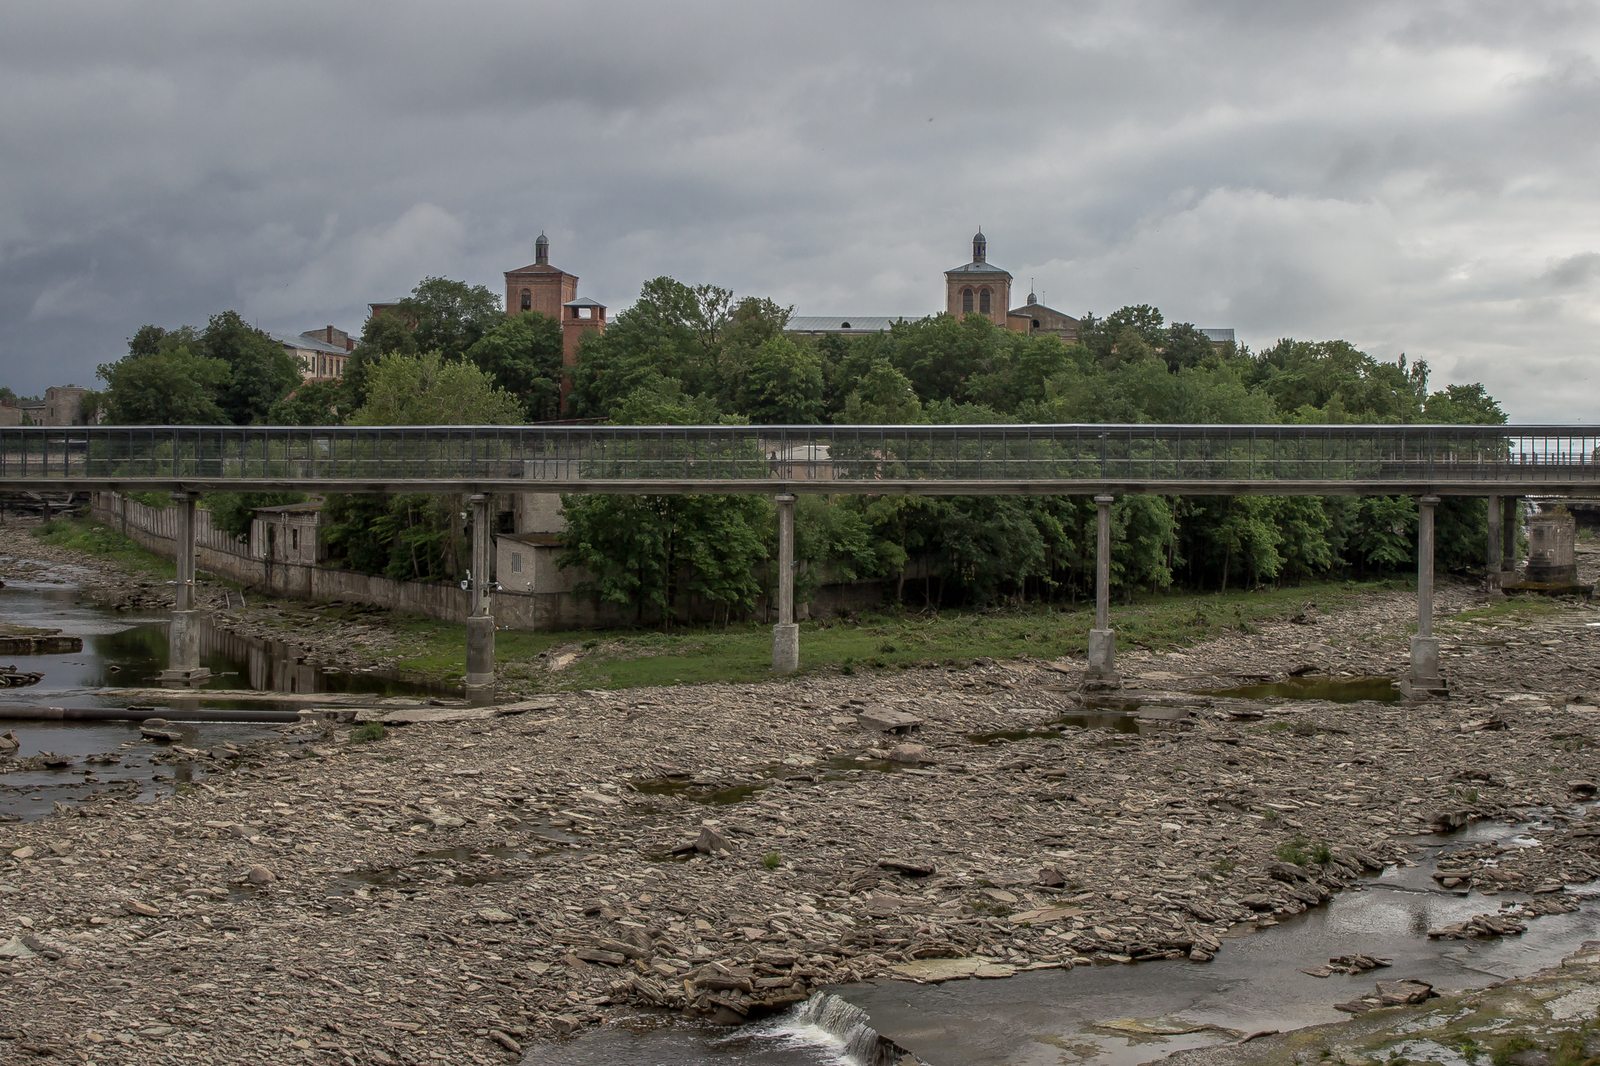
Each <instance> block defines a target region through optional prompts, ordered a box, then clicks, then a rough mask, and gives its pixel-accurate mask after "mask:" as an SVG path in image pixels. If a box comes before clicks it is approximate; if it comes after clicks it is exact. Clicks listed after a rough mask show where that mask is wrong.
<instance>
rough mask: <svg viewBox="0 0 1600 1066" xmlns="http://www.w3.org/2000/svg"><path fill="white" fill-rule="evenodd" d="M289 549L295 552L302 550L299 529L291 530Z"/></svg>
mask: <svg viewBox="0 0 1600 1066" xmlns="http://www.w3.org/2000/svg"><path fill="white" fill-rule="evenodd" d="M289 547H290V548H291V549H293V550H294V551H299V550H300V531H299V530H298V529H291V530H289Z"/></svg>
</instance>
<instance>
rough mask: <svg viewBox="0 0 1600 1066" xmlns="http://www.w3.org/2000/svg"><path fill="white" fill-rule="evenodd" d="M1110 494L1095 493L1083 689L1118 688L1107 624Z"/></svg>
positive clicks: (1114, 643) (1113, 645)
mask: <svg viewBox="0 0 1600 1066" xmlns="http://www.w3.org/2000/svg"><path fill="white" fill-rule="evenodd" d="M1115 499H1116V498H1115V497H1113V496H1096V497H1095V498H1094V502H1095V507H1096V508H1097V509H1098V513H1097V515H1096V516H1095V517H1096V523H1097V528H1096V532H1095V552H1094V628H1093V629H1091V630H1089V669H1088V670H1087V671H1085V672H1084V675H1083V687H1084V688H1086V689H1091V690H1093V689H1118V688H1121V687H1122V675H1121V674H1119V673H1117V635H1116V631H1115V630H1113V629H1112V628H1111V504H1112V503H1113V502H1114V501H1115Z"/></svg>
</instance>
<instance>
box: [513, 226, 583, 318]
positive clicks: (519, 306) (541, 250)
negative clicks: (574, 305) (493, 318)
mask: <svg viewBox="0 0 1600 1066" xmlns="http://www.w3.org/2000/svg"><path fill="white" fill-rule="evenodd" d="M577 297H578V275H576V274H568V273H567V272H566V271H564V270H561V269H559V268H557V267H553V266H551V265H550V238H549V237H546V236H545V235H544V234H543V233H541V234H539V239H538V240H537V241H535V242H534V245H533V262H532V263H530V264H529V265H527V266H525V267H523V268H521V269H520V270H508V271H506V317H508V318H515V317H516V316H517V315H520V314H521V313H522V312H524V311H537V312H539V313H540V314H541V315H545V316H548V317H549V318H553V319H555V320H556V321H557V322H560V321H562V320H563V317H564V316H563V315H562V313H561V308H562V305H563V304H566V303H568V302H570V301H572V300H575V299H577Z"/></svg>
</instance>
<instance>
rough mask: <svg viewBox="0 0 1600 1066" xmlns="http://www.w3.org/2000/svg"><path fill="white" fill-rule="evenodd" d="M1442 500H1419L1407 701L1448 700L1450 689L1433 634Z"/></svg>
mask: <svg viewBox="0 0 1600 1066" xmlns="http://www.w3.org/2000/svg"><path fill="white" fill-rule="evenodd" d="M1438 505H1439V497H1437V496H1422V497H1419V498H1418V500H1417V635H1416V636H1414V637H1412V638H1411V665H1410V667H1409V668H1407V670H1406V672H1405V676H1403V677H1402V678H1401V679H1400V691H1401V692H1403V693H1405V695H1406V698H1407V699H1413V700H1426V699H1446V698H1448V697H1449V695H1450V690H1449V689H1448V688H1446V687H1445V683H1444V678H1443V677H1441V676H1440V675H1439V638H1437V637H1435V636H1434V635H1433V509H1434V508H1435V507H1437V506H1438Z"/></svg>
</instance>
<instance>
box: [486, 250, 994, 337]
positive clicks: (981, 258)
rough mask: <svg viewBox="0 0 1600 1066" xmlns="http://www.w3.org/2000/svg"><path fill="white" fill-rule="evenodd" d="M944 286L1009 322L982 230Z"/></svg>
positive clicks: (964, 303)
mask: <svg viewBox="0 0 1600 1066" xmlns="http://www.w3.org/2000/svg"><path fill="white" fill-rule="evenodd" d="M507 276H508V277H509V276H510V275H507ZM944 288H945V309H946V310H948V311H949V312H950V313H951V314H952V315H955V316H956V317H957V318H965V317H966V316H967V315H971V314H979V315H983V316H984V317H986V318H988V319H989V320H990V321H991V322H993V323H994V324H995V325H997V326H1004V325H1005V324H1006V313H1007V312H1008V311H1010V310H1011V274H1010V273H1009V272H1007V271H1004V270H1001V269H1000V268H999V267H997V266H993V265H991V264H990V263H989V241H988V239H987V238H986V237H984V235H983V230H981V229H980V230H979V231H978V233H977V235H976V236H974V237H973V238H972V262H970V263H968V264H967V265H966V266H958V267H956V268H955V269H954V270H946V271H945V272H944Z"/></svg>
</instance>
